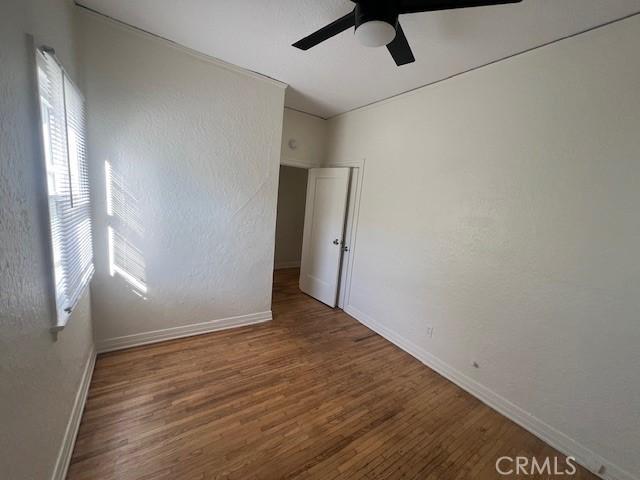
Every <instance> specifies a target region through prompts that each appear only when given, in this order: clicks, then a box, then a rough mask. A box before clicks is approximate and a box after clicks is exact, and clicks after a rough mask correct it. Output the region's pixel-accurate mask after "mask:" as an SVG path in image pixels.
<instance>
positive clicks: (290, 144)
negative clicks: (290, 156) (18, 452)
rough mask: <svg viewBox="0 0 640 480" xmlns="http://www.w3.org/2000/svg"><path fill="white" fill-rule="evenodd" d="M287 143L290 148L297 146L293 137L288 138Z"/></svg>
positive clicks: (293, 148)
mask: <svg viewBox="0 0 640 480" xmlns="http://www.w3.org/2000/svg"><path fill="white" fill-rule="evenodd" d="M288 145H289V148H290V149H291V150H295V149H296V148H298V142H297V141H296V139H295V138H292V139H290V140H289V143H288Z"/></svg>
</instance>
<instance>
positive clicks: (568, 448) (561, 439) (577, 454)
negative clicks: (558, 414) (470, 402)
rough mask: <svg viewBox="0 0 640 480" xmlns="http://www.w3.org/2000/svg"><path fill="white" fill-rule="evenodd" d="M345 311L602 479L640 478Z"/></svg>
mask: <svg viewBox="0 0 640 480" xmlns="http://www.w3.org/2000/svg"><path fill="white" fill-rule="evenodd" d="M344 311H345V312H346V313H348V314H349V315H351V316H352V317H354V318H355V319H356V320H358V321H359V322H360V323H362V324H363V325H365V326H366V327H368V328H370V329H371V330H373V331H374V332H376V333H377V334H379V335H380V336H382V337H384V338H386V339H387V340H389V341H390V342H391V343H393V344H395V345H396V346H398V347H400V348H401V349H402V350H404V351H405V352H407V353H409V354H410V355H412V356H413V357H415V358H417V359H418V360H420V361H421V362H422V363H424V364H425V365H426V366H428V367H429V368H431V369H432V370H434V371H436V372H437V373H439V374H440V375H442V376H443V377H445V378H447V379H448V380H450V381H451V382H453V383H455V384H456V385H458V386H459V387H460V388H462V389H463V390H466V391H467V392H469V393H470V394H471V395H473V396H474V397H476V398H478V399H479V400H481V401H482V402H483V403H485V404H486V405H488V406H489V407H491V408H493V409H494V410H496V411H497V412H499V413H500V414H502V415H504V416H505V417H507V418H508V419H510V420H512V421H513V422H515V423H517V424H518V425H520V426H521V427H522V428H524V429H525V430H527V431H529V432H531V433H532V434H533V435H535V436H536V437H538V438H540V439H541V440H542V441H544V442H545V443H547V444H548V445H550V446H552V447H553V448H555V449H556V450H558V451H559V452H562V453H563V454H564V455H567V456H572V457H574V458H575V459H576V462H577V463H579V464H580V465H582V466H583V467H585V468H587V469H588V470H589V471H591V472H593V473H594V474H596V475H598V476H600V477H601V478H604V479H606V480H640V479H638V478H637V477H635V476H634V475H632V474H631V473H629V472H627V471H626V470H623V469H622V468H620V467H618V466H617V465H615V464H613V463H611V462H609V461H608V460H606V459H605V458H603V457H601V456H600V455H598V454H596V453H595V452H593V451H591V450H589V449H588V448H587V447H585V446H584V445H582V444H580V443H578V442H577V441H575V440H574V439H572V438H570V437H568V436H567V435H565V434H564V433H562V432H559V431H558V430H556V429H555V428H553V427H552V426H550V425H548V424H546V423H545V422H543V421H542V420H540V419H539V418H536V417H535V416H533V415H531V414H530V413H528V412H526V411H525V410H523V409H522V408H520V407H518V406H517V405H515V404H513V403H511V402H510V401H509V400H507V399H506V398H504V397H502V396H500V395H498V394H497V393H495V392H494V391H492V390H490V389H488V388H487V387H485V386H484V385H481V384H480V383H478V382H476V381H475V380H473V379H472V378H470V377H468V376H466V375H465V374H464V373H462V372H460V371H459V370H456V369H455V368H453V367H452V366H450V365H448V364H447V363H445V362H443V361H442V360H440V359H439V358H437V357H435V356H434V355H432V354H430V353H429V352H427V351H426V350H425V349H424V348H422V347H419V346H418V345H416V344H415V343H413V342H412V341H410V340H408V339H406V338H404V337H402V336H400V335H398V334H397V333H395V332H393V331H391V330H389V329H388V328H387V327H385V326H383V325H381V324H380V323H379V322H377V321H375V320H374V319H373V318H371V317H370V316H368V315H367V314H365V313H363V312H361V311H360V310H358V309H357V308H355V307H353V306H351V305H348V306H346V307H345V308H344ZM602 467H604V470H601V469H602ZM599 471H600V473H599Z"/></svg>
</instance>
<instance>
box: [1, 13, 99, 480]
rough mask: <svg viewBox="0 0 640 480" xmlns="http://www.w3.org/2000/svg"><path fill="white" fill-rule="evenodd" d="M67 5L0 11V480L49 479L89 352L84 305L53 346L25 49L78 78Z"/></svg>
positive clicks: (35, 125)
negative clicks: (38, 51) (51, 57)
mask: <svg viewBox="0 0 640 480" xmlns="http://www.w3.org/2000/svg"><path fill="white" fill-rule="evenodd" d="M73 31H74V18H73V7H72V2H70V1H65V0H55V1H53V0H46V1H45V0H38V1H36V0H30V1H26V2H25V1H21V2H15V1H12V2H0V65H1V67H0V198H1V204H2V206H1V208H0V325H1V331H0V472H1V473H0V477H2V478H6V479H25V480H26V479H38V480H40V479H47V478H51V476H52V474H53V471H54V467H55V464H56V461H57V458H58V454H59V450H60V448H61V445H62V444H63V439H64V436H65V430H66V428H67V424H68V422H69V420H70V416H71V412H72V408H73V405H74V400H75V397H76V394H77V392H78V389H79V387H80V384H81V380H82V377H83V372H84V370H85V366H86V365H87V362H88V361H90V359H91V353H92V350H93V341H92V330H91V315H90V309H89V299H88V295H87V296H86V297H85V298H83V299H82V301H81V303H80V305H79V307H78V308H77V310H76V311H75V312H74V313H73V315H72V316H71V318H70V319H69V322H68V324H67V326H66V328H65V329H64V331H62V332H61V333H60V334H59V335H58V336H57V338H56V337H54V336H53V335H52V334H51V333H50V328H51V327H52V326H53V325H54V324H55V308H54V305H53V302H54V300H53V287H52V283H51V280H50V279H51V272H50V265H51V264H50V256H49V251H50V250H49V248H50V247H49V243H48V235H49V234H48V228H49V227H48V224H47V222H48V218H47V198H46V183H45V181H44V161H43V159H42V156H41V154H40V142H41V139H40V135H41V132H40V123H39V118H38V110H37V96H36V84H35V78H34V75H35V70H34V69H35V65H34V51H33V43H32V42H31V43H30V42H29V41H28V38H27V34H31V35H34V36H36V38H37V41H38V42H41V43H43V44H47V45H50V46H52V47H54V48H55V49H56V52H57V55H58V57H59V58H60V59H61V60H62V62H63V63H64V65H65V67H66V69H67V70H68V71H69V73H70V74H71V75H72V76H74V77H77V75H76V72H77V68H76V61H75V57H76V48H75V41H74V36H73Z"/></svg>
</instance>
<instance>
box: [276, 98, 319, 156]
mask: <svg viewBox="0 0 640 480" xmlns="http://www.w3.org/2000/svg"><path fill="white" fill-rule="evenodd" d="M326 135H327V122H326V121H325V120H323V119H322V118H318V117H315V116H313V115H309V114H306V113H302V112H298V111H296V110H292V109H290V108H285V109H284V119H283V127H282V150H281V152H280V162H281V163H282V164H284V165H293V166H298V167H306V168H310V167H319V166H320V165H322V163H323V161H324V159H325V156H326V145H327V139H326ZM292 140H293V141H294V142H295V143H294V146H293V148H292V147H291V146H290V145H289V143H290V141H292Z"/></svg>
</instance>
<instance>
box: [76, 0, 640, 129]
mask: <svg viewBox="0 0 640 480" xmlns="http://www.w3.org/2000/svg"><path fill="white" fill-rule="evenodd" d="M79 3H80V4H82V5H84V6H86V7H88V8H91V9H93V10H96V11H98V12H100V13H103V14H105V15H108V16H111V17H113V18H116V19H118V20H121V21H123V22H125V23H128V24H130V25H133V26H135V27H139V28H141V29H144V30H147V31H149V32H152V33H154V34H156V35H159V36H162V37H165V38H167V39H170V40H173V41H175V42H177V43H179V44H182V45H184V46H187V47H190V48H192V49H194V50H197V51H199V52H202V53H205V54H207V55H210V56H213V57H216V58H219V59H222V60H225V61H227V62H229V63H233V64H235V65H238V66H241V67H245V68H248V69H250V70H253V71H256V72H259V73H262V74H264V75H268V76H269V77H273V78H276V79H278V80H281V81H283V82H286V83H287V84H289V85H290V88H289V90H288V92H287V105H288V106H290V107H293V108H296V109H298V110H302V111H305V112H308V113H312V114H315V115H319V116H322V117H330V116H333V115H336V114H338V113H342V112H345V111H348V110H351V109H353V108H357V107H360V106H362V105H366V104H369V103H372V102H375V101H378V100H382V99H384V98H387V97H390V96H393V95H396V94H398V93H401V92H404V91H407V90H411V89H414V88H416V87H419V86H422V85H425V84H428V83H432V82H434V81H437V80H440V79H443V78H446V77H449V76H451V75H455V74H457V73H460V72H464V71H466V70H469V69H472V68H475V67H478V66H481V65H484V64H486V63H489V62H492V61H495V60H499V59H501V58H504V57H507V56H510V55H513V54H516V53H518V52H522V51H525V50H528V49H530V48H533V47H536V46H539V45H542V44H545V43H548V42H551V41H554V40H557V39H559V38H562V37H566V36H568V35H572V34H575V33H578V32H581V31H584V30H586V29H589V28H592V27H595V26H598V25H602V24H604V23H607V22H610V21H612V20H616V19H619V18H622V17H625V16H628V15H631V14H634V13H637V12H640V0H524V1H523V2H522V3H519V4H513V5H504V6H492V7H479V8H472V9H466V10H454V11H446V12H434V13H418V14H412V15H402V16H401V17H400V22H401V23H402V26H403V28H404V31H405V34H406V36H407V38H408V39H409V42H410V44H411V47H412V48H413V52H414V54H415V57H416V62H415V63H413V64H410V65H406V66H403V67H396V65H395V63H394V62H393V60H392V59H391V57H390V56H389V53H388V52H387V50H386V48H384V47H383V48H374V49H371V48H366V47H363V46H360V45H359V44H358V43H357V42H356V40H355V39H354V38H353V34H352V30H348V31H346V32H343V33H341V34H340V35H338V36H336V37H333V38H332V39H330V40H328V41H326V42H325V43H323V44H320V45H319V46H317V47H314V48H312V49H311V50H308V51H306V52H304V51H301V50H298V49H296V48H293V47H291V44H292V43H293V42H295V41H297V40H299V39H300V38H302V37H304V36H306V35H308V34H309V33H311V32H313V31H314V30H316V29H318V28H320V27H322V26H324V25H325V24H327V23H329V22H331V21H333V20H335V19H336V18H338V17H340V16H342V15H344V14H345V13H347V12H349V11H350V10H351V9H352V8H353V3H351V1H349V0H322V1H321V0H180V1H175V0H80V1H79Z"/></svg>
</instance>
